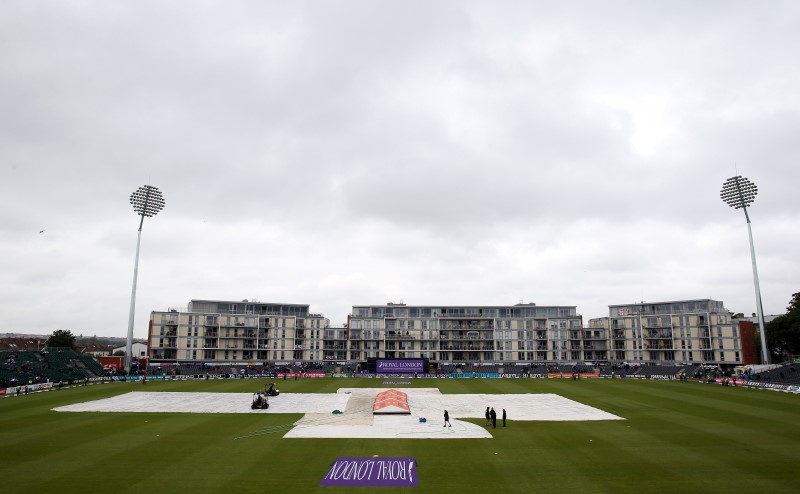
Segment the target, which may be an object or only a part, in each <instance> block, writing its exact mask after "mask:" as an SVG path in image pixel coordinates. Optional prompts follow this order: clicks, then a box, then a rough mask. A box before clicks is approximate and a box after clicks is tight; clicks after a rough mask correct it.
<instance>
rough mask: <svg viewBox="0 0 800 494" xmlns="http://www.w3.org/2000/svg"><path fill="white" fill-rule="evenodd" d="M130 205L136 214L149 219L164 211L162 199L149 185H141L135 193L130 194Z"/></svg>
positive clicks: (155, 189) (157, 191)
mask: <svg viewBox="0 0 800 494" xmlns="http://www.w3.org/2000/svg"><path fill="white" fill-rule="evenodd" d="M131 204H132V205H133V210H134V211H136V214H138V215H139V216H142V217H144V216H147V217H148V218H150V217H153V216H155V215H157V214H158V212H159V211H161V210H162V209H164V198H163V197H162V196H161V191H160V190H158V188H156V187H153V186H151V185H142V186H141V187H139V188H138V189H136V192H134V193H133V194H131Z"/></svg>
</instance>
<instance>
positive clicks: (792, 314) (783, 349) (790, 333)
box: [765, 292, 800, 362]
mask: <svg viewBox="0 0 800 494" xmlns="http://www.w3.org/2000/svg"><path fill="white" fill-rule="evenodd" d="M765 330H766V332H767V335H766V336H767V346H768V347H769V351H770V354H771V355H772V356H773V357H775V359H776V361H779V362H780V361H783V360H784V358H786V357H788V356H790V355H797V354H800V292H798V293H795V294H793V295H792V299H791V300H790V301H789V307H787V308H786V314H783V315H780V316H778V317H776V318H775V319H773V320H772V321H770V322H769V323H768V324H767V325H766V328H765Z"/></svg>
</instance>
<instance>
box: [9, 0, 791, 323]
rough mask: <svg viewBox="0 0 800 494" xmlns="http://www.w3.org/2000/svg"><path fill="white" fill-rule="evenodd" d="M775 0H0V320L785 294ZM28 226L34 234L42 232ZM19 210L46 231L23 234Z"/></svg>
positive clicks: (742, 308)
mask: <svg viewBox="0 0 800 494" xmlns="http://www.w3.org/2000/svg"><path fill="white" fill-rule="evenodd" d="M798 25H800V3H798V2H796V1H785V2H781V1H770V2H752V1H739V2H736V1H728V0H726V1H702V2H698V1H695V0H690V1H670V2H666V1H653V2H642V1H628V2H624V1H623V2H615V1H603V2H597V1H586V2H578V1H566V2H531V1H518V2H517V1H491V2H468V1H462V0H457V1H452V2H450V1H429V0H425V1H403V2H398V1H394V2H390V1H371V0H370V1H366V0H364V1H318V2H301V1H291V2H285V1H280V2H277V1H275V2H267V1H252V2H245V1H233V2H202V1H194V0H193V1H164V0H157V1H155V0H153V1H139V2H132V1H129V2H104V1H94V2H92V1H72V0H66V1H29V0H6V1H3V2H2V3H0V201H2V208H0V321H2V322H1V323H0V332H21V333H41V334H48V333H51V332H52V331H54V330H56V329H69V330H71V331H72V332H73V333H75V334H76V335H77V334H83V335H94V334H96V335H108V336H124V335H125V334H126V333H127V325H128V311H129V304H130V296H131V282H132V278H133V264H134V257H135V252H136V238H137V228H138V224H139V219H138V217H137V216H136V213H135V212H134V211H133V209H132V207H131V205H130V203H129V197H130V195H131V193H133V192H134V191H135V190H136V189H137V188H138V187H140V186H142V185H144V184H150V185H153V186H155V187H158V188H159V189H160V190H161V191H162V193H163V195H164V199H165V201H166V207H165V208H164V210H163V211H162V212H161V213H159V214H158V215H157V216H156V217H154V218H152V219H146V220H145V223H144V229H143V232H142V244H141V254H140V261H139V283H138V292H137V299H136V323H135V330H134V335H135V336H136V337H145V336H146V335H147V324H148V320H149V316H150V312H151V311H153V310H167V309H168V308H178V309H184V308H186V306H187V304H188V302H189V301H190V300H191V299H217V300H242V299H250V300H253V299H256V300H258V301H261V302H288V303H307V304H310V306H311V310H312V311H314V312H322V313H324V314H325V316H326V317H328V318H330V319H331V323H332V324H342V323H344V322H345V321H346V318H347V314H348V313H349V312H350V310H351V308H352V306H353V305H364V304H384V303H387V302H400V301H404V302H405V303H407V304H417V305H508V304H516V303H518V302H520V301H524V302H534V303H536V304H538V305H570V306H572V305H574V306H577V309H578V313H579V314H581V315H583V317H584V322H588V319H590V318H596V317H602V316H605V315H607V314H608V305H610V304H624V303H633V302H639V301H642V300H644V301H649V302H657V301H668V300H685V299H695V298H712V299H715V300H722V301H723V302H724V303H725V306H726V308H728V309H729V310H732V311H734V312H744V313H746V314H748V315H749V314H750V313H752V312H755V311H756V304H755V295H754V288H753V274H752V268H751V263H750V250H749V244H748V236H747V227H746V222H745V218H744V215H743V214H742V212H741V211H740V210H734V209H731V208H730V207H728V206H727V205H725V204H724V203H723V202H722V201H721V200H720V197H719V193H720V189H721V188H722V184H723V183H724V181H725V180H726V179H727V178H728V177H731V176H733V175H735V174H737V171H738V173H739V174H740V175H743V176H745V177H747V178H749V179H750V180H751V181H753V182H754V183H756V184H757V185H758V190H759V194H758V196H757V197H756V200H755V203H754V204H753V206H752V208H751V209H750V214H751V219H752V221H753V223H752V228H753V236H754V240H755V247H756V252H757V255H758V258H757V259H758V268H759V275H760V281H761V291H762V296H763V305H764V310H765V313H767V314H779V313H783V312H784V311H785V308H786V306H787V305H788V303H789V300H790V298H791V295H792V293H795V292H798V291H800V256H798V252H800V214H798V213H800V196H799V195H798V192H797V191H798V182H800V166H798V165H800V65H798V60H800V30H799V29H798ZM42 230H43V231H42ZM40 231H41V233H40Z"/></svg>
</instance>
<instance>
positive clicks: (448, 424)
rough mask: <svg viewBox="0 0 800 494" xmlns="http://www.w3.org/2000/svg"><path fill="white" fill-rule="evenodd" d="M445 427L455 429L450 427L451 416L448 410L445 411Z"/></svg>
mask: <svg viewBox="0 0 800 494" xmlns="http://www.w3.org/2000/svg"><path fill="white" fill-rule="evenodd" d="M444 427H453V426H452V425H450V414H449V413H447V410H445V411H444Z"/></svg>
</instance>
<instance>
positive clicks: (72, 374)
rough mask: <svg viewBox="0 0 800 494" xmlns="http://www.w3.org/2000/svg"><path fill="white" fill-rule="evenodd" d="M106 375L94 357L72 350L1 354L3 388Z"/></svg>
mask: <svg viewBox="0 0 800 494" xmlns="http://www.w3.org/2000/svg"><path fill="white" fill-rule="evenodd" d="M102 375H103V367H102V366H101V365H100V363H99V362H97V361H96V360H95V359H94V358H92V357H91V356H86V355H84V356H81V355H78V354H77V353H75V351H74V350H72V349H70V348H48V349H45V350H42V351H13V352H12V351H4V352H0V387H9V386H19V385H22V384H29V383H39V382H46V381H51V382H62V381H63V382H70V381H76V380H83V379H86V378H93V377H97V376H102Z"/></svg>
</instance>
